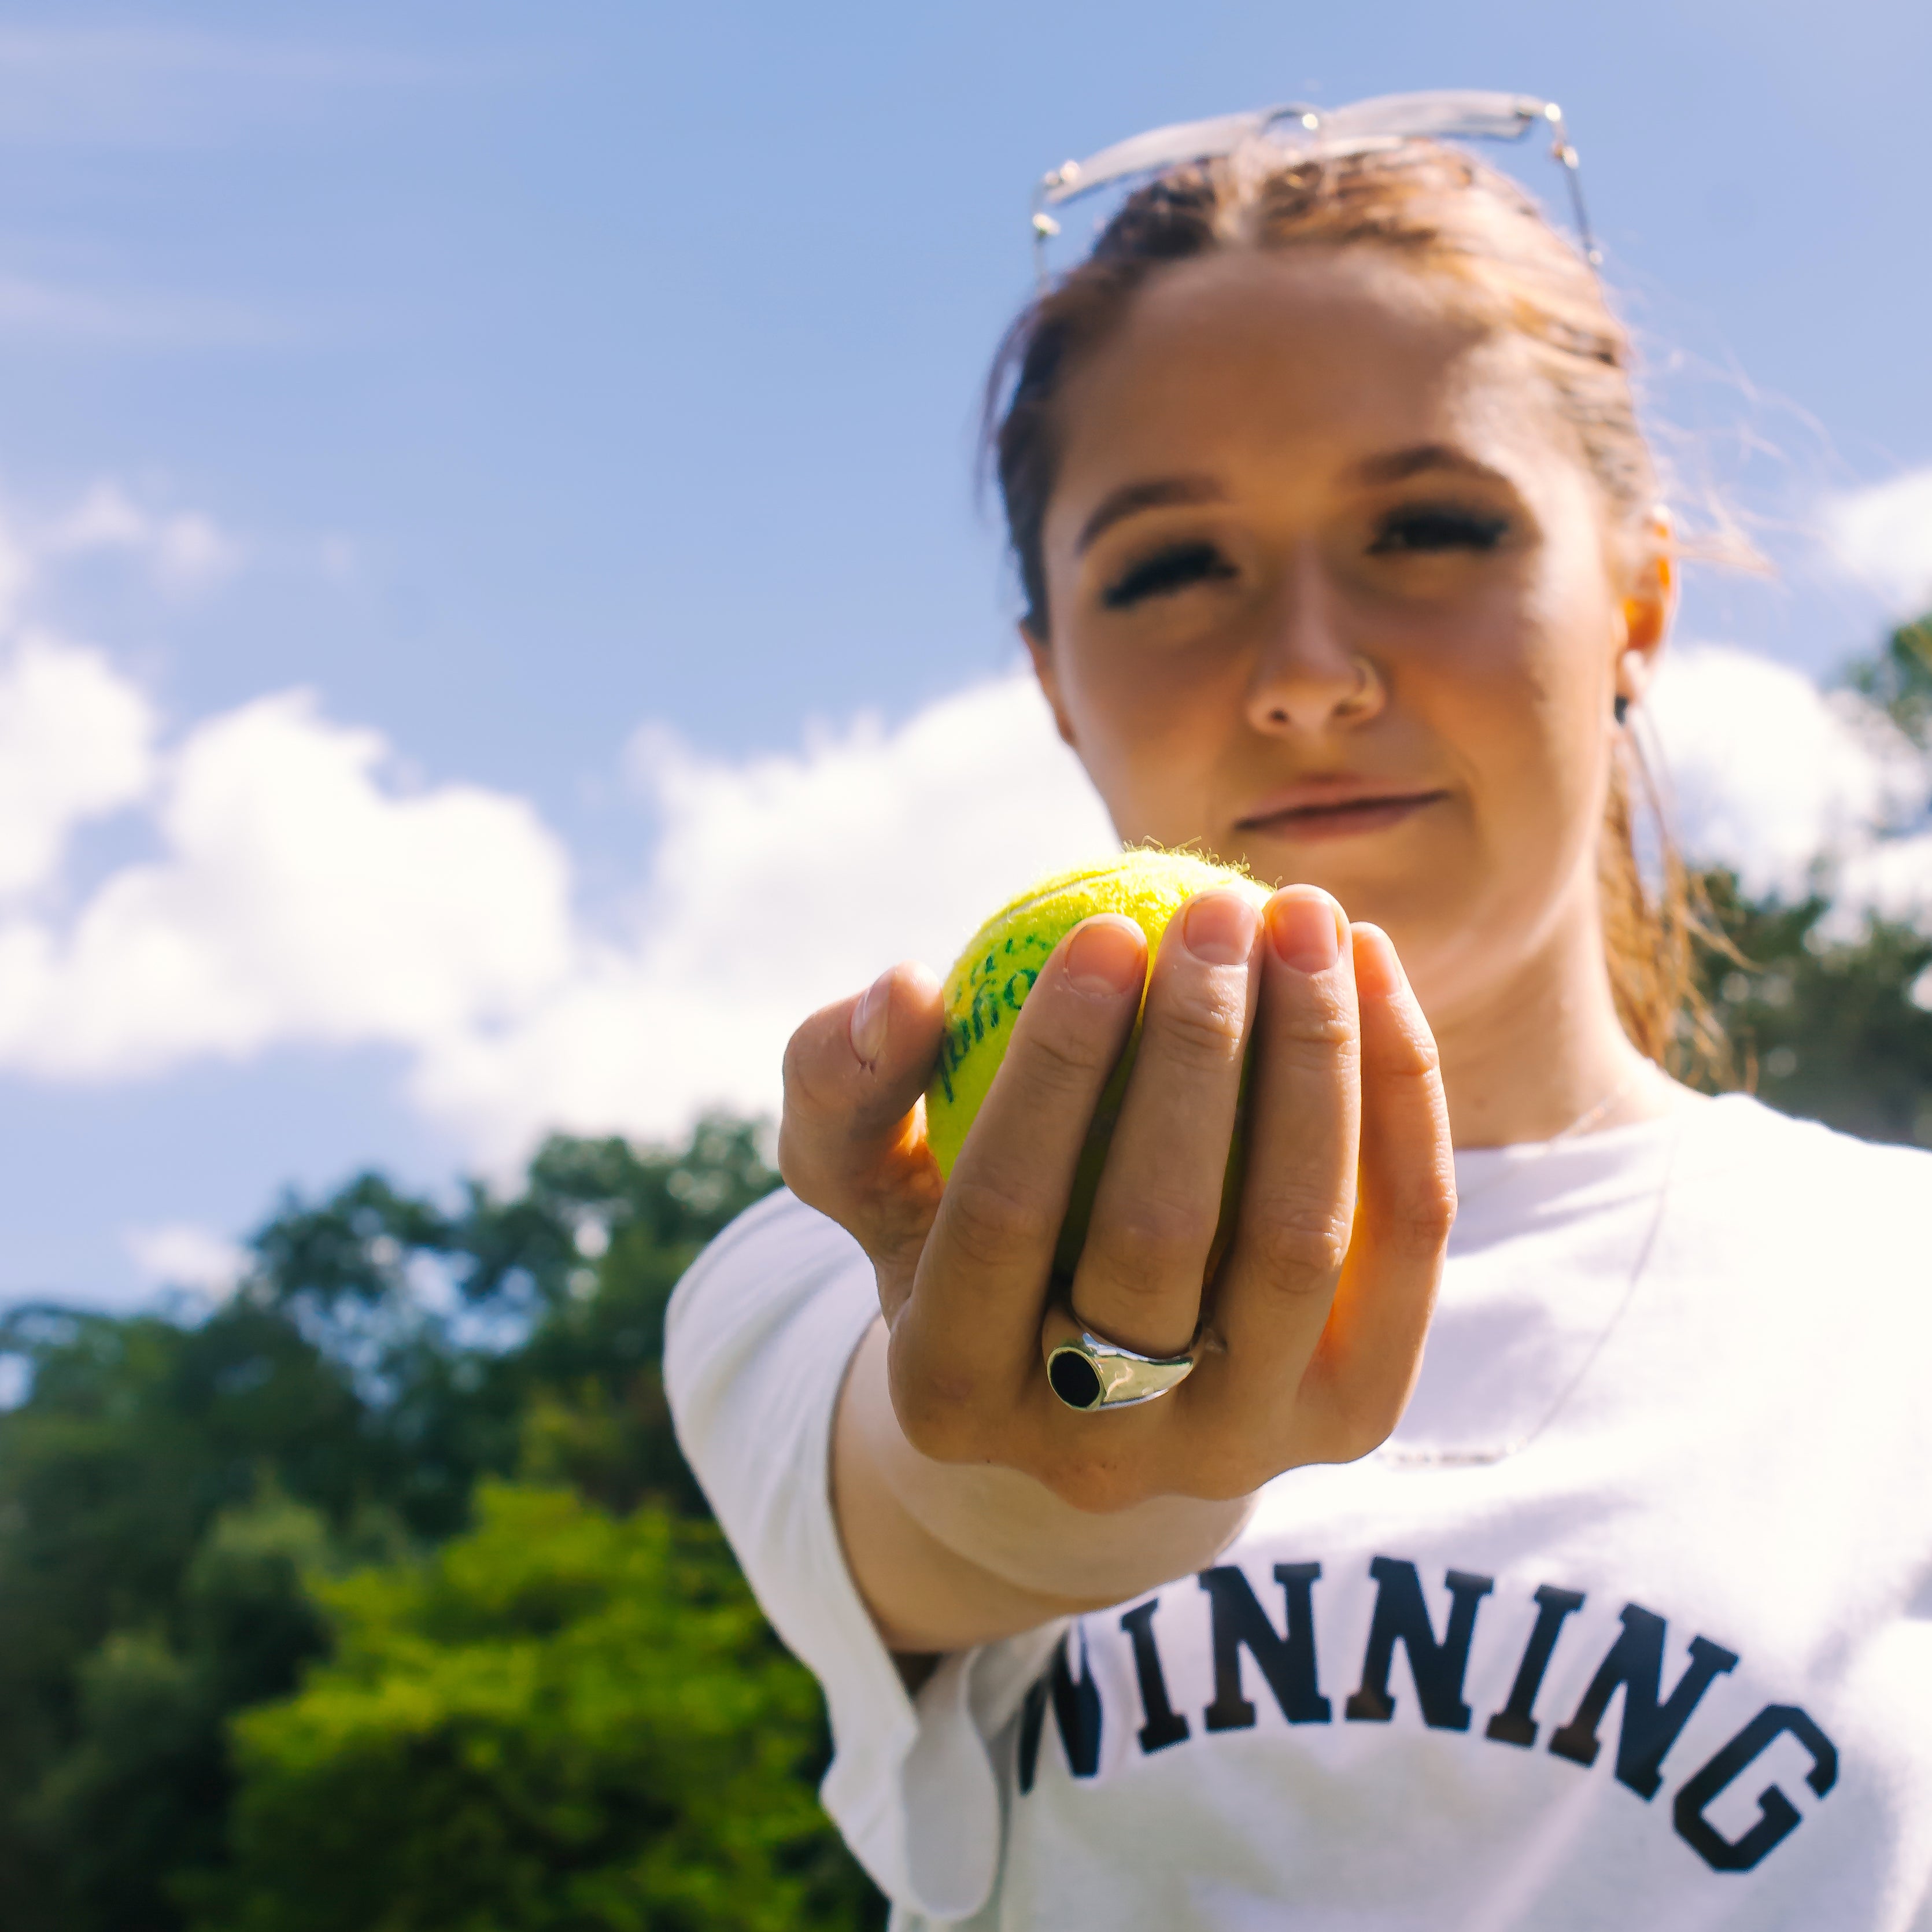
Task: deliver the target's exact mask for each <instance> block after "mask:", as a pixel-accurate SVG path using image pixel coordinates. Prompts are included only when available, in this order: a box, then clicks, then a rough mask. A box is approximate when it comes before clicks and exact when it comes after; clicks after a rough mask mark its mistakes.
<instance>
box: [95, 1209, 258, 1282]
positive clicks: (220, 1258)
mask: <svg viewBox="0 0 1932 1932" xmlns="http://www.w3.org/2000/svg"><path fill="white" fill-rule="evenodd" d="M121 1246H122V1247H124V1249H125V1250H127V1256H128V1259H130V1260H131V1261H132V1262H133V1264H134V1265H135V1267H136V1268H137V1269H138V1270H139V1271H140V1274H141V1275H142V1278H143V1279H144V1280H146V1281H147V1282H148V1283H151V1284H152V1285H153V1286H154V1287H156V1288H188V1289H199V1291H200V1292H202V1294H204V1295H213V1296H214V1297H216V1298H217V1299H218V1298H221V1297H223V1296H226V1295H231V1294H233V1292H234V1291H235V1288H236V1284H237V1283H239V1281H240V1280H242V1277H243V1276H244V1275H245V1274H247V1273H248V1250H247V1249H245V1248H242V1247H237V1246H236V1244H235V1243H234V1242H233V1241H229V1239H228V1238H226V1236H225V1235H218V1234H217V1233H216V1232H214V1230H213V1229H211V1228H202V1227H197V1226H195V1225H194V1224H193V1223H190V1222H185V1221H170V1222H167V1223H164V1224H163V1225H162V1226H159V1227H151V1228H130V1229H128V1230H127V1232H125V1233H124V1235H122V1236H121Z"/></svg>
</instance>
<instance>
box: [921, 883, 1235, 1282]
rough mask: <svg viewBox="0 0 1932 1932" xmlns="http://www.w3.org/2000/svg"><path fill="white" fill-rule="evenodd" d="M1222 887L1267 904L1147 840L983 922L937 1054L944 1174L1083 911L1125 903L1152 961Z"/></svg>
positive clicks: (956, 979)
mask: <svg viewBox="0 0 1932 1932" xmlns="http://www.w3.org/2000/svg"><path fill="white" fill-rule="evenodd" d="M1215 886H1238V887H1239V888H1241V889H1242V890H1244V891H1245V892H1248V893H1249V894H1250V895H1252V896H1253V898H1254V899H1255V901H1256V903H1257V904H1259V903H1260V902H1261V901H1262V899H1264V898H1265V897H1266V892H1265V889H1264V888H1262V886H1259V885H1257V884H1256V883H1255V881H1254V880H1253V879H1252V878H1250V877H1249V876H1248V874H1247V873H1245V872H1242V871H1235V869H1234V868H1232V867H1230V866H1226V865H1217V864H1215V863H1214V862H1213V861H1211V860H1210V859H1203V858H1201V857H1199V856H1196V854H1194V853H1190V852H1163V851H1159V850H1154V849H1152V848H1150V847H1136V848H1134V849H1133V850H1129V851H1126V852H1124V853H1121V856H1120V857H1119V858H1118V859H1114V860H1112V861H1110V862H1108V863H1106V864H1104V865H1083V866H1081V867H1079V868H1077V869H1076V870H1074V871H1070V872H1060V873H1056V874H1054V875H1053V876H1052V877H1050V878H1046V879H1042V880H1040V882H1039V883H1037V884H1036V885H1034V886H1031V887H1030V888H1029V889H1028V890H1027V891H1025V892H1022V894H1021V895H1020V896H1019V898H1016V899H1015V900H1014V901H1013V902H1012V903H1011V904H1009V905H1005V906H1002V907H1001V909H1000V910H998V912H996V913H995V914H994V915H993V916H992V918H991V919H989V920H987V922H986V924H985V925H984V926H982V927H980V930H979V931H978V932H976V933H975V934H974V935H973V937H972V938H971V941H969V942H968V944H967V947H966V950H965V951H964V952H963V953H961V954H960V956H959V959H958V961H957V962H956V963H955V965H954V966H953V971H951V972H950V974H948V975H947V980H946V986H945V992H944V999H945V1007H946V1033H945V1037H944V1040H943V1042H942V1043H941V1048H940V1054H939V1064H938V1067H937V1069H936V1070H935V1072H934V1073H933V1076H932V1084H931V1085H929V1087H928V1088H927V1089H926V1140H927V1144H928V1145H929V1146H930V1147H931V1148H932V1151H933V1154H934V1156H935V1158H936V1159H937V1160H938V1163H939V1169H940V1172H941V1174H943V1175H947V1176H950V1175H951V1174H952V1172H953V1163H954V1162H955V1161H956V1160H958V1159H959V1151H960V1149H961V1148H962V1147H963V1146H964V1145H965V1140H966V1135H967V1131H968V1129H969V1128H971V1126H972V1124H973V1122H974V1118H975V1117H976V1116H977V1114H978V1113H979V1111H980V1105H981V1103H983V1101H984V1100H985V1099H986V1093H987V1090H988V1089H989V1088H990V1087H991V1086H992V1084H993V1076H994V1075H995V1073H998V1070H999V1067H1000V1063H1001V1061H1002V1060H1003V1059H1004V1058H1005V1057H1006V1052H1007V1045H1008V1043H1009V1042H1010V1040H1012V1038H1013V1022H1014V1021H1015V1020H1016V1019H1017V1018H1018V1017H1019V1011H1020V1009H1021V1008H1022V1007H1023V1006H1024V1005H1025V1004H1026V998H1027V995H1028V994H1029V993H1031V992H1032V991H1033V988H1034V982H1035V981H1036V980H1037V979H1038V978H1039V977H1040V969H1041V968H1043V966H1044V965H1046V962H1047V958H1048V956H1049V954H1051V953H1052V951H1053V949H1054V948H1055V947H1056V946H1058V944H1060V942H1061V941H1062V940H1063V939H1064V938H1066V937H1067V935H1068V934H1069V933H1070V932H1072V931H1073V929H1074V928H1075V927H1076V926H1078V925H1079V923H1080V922H1081V921H1082V919H1091V918H1092V917H1093V916H1094V914H1095V913H1123V914H1124V915H1125V916H1127V918H1129V919H1133V921H1134V922H1135V923H1136V925H1138V926H1139V927H1140V929H1141V930H1142V932H1145V934H1146V935H1147V942H1148V958H1149V959H1150V960H1151V959H1153V957H1154V954H1155V953H1156V952H1157V950H1159V948H1160V938H1161V935H1162V934H1163V932H1166V929H1167V923H1168V921H1169V919H1172V917H1173V916H1174V915H1175V913H1177V912H1178V911H1179V910H1181V907H1182V906H1183V905H1184V904H1186V903H1187V901H1188V900H1189V899H1190V898H1193V896H1194V895H1195V894H1196V892H1207V891H1209V890H1211V889H1213V888H1214V887H1215ZM1142 998H1143V1000H1145V993H1143V995H1142ZM1140 1031H1141V1023H1140V1020H1139V1016H1136V1019H1135V1021H1134V1028H1133V1034H1132V1035H1131V1036H1130V1038H1129V1040H1128V1042H1127V1049H1126V1051H1125V1052H1124V1053H1123V1054H1122V1055H1121V1061H1120V1064H1119V1065H1118V1067H1115V1070H1114V1073H1113V1076H1112V1078H1111V1079H1109V1082H1108V1083H1107V1086H1106V1091H1104V1092H1103V1094H1102V1095H1101V1097H1100V1105H1099V1106H1098V1107H1097V1108H1096V1109H1095V1110H1094V1123H1093V1126H1092V1127H1091V1130H1089V1132H1088V1136H1087V1142H1086V1145H1085V1147H1084V1148H1083V1149H1082V1153H1081V1157H1080V1165H1079V1171H1078V1172H1077V1174H1076V1177H1075V1180H1074V1186H1073V1198H1072V1199H1071V1201H1070V1204H1069V1205H1068V1209H1067V1220H1066V1222H1065V1223H1064V1226H1063V1227H1062V1229H1061V1236H1060V1243H1059V1247H1058V1252H1057V1253H1056V1255H1055V1274H1057V1275H1059V1276H1061V1277H1071V1275H1072V1274H1073V1264H1074V1262H1076V1261H1077V1260H1078V1259H1079V1253H1080V1249H1081V1247H1082V1244H1083V1243H1084V1242H1085V1240H1086V1236H1087V1223H1088V1217H1090V1215H1091V1213H1092V1211H1093V1206H1094V1193H1095V1190H1097V1188H1098V1187H1099V1186H1100V1170H1101V1169H1102V1167H1103V1165H1104V1164H1105V1163H1106V1156H1107V1144H1108V1142H1109V1140H1110V1139H1112V1135H1113V1130H1114V1124H1115V1121H1116V1120H1117V1119H1118V1118H1119V1115H1120V1111H1121V1100H1122V1098H1123V1097H1124V1094H1125V1093H1126V1091H1127V1076H1128V1075H1129V1074H1130V1073H1131V1072H1132V1070H1133V1061H1134V1052H1135V1049H1136V1046H1138V1045H1139V1041H1140ZM1239 1158H1240V1155H1239V1146H1238V1143H1237V1146H1236V1148H1235V1152H1234V1153H1232V1154H1231V1155H1230V1157H1229V1190H1230V1196H1231V1197H1232V1190H1233V1188H1234V1187H1235V1181H1236V1176H1237V1174H1238V1167H1239ZM1224 1205H1226V1204H1224ZM1225 1218H1226V1217H1225V1214H1224V1220H1225ZM1218 1245H1219V1244H1217V1247H1218Z"/></svg>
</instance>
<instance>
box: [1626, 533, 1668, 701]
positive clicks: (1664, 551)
mask: <svg viewBox="0 0 1932 1932" xmlns="http://www.w3.org/2000/svg"><path fill="white" fill-rule="evenodd" d="M1636 552H1637V553H1636V556H1635V557H1634V560H1633V563H1634V567H1633V568H1632V570H1631V574H1630V577H1629V580H1628V583H1626V584H1625V590H1624V598H1623V606H1622V618H1623V622H1622V628H1621V635H1620V636H1619V640H1618V643H1617V661H1616V691H1617V695H1618V696H1619V697H1622V698H1626V699H1628V700H1629V701H1630V702H1631V703H1633V704H1635V703H1640V702H1641V701H1642V700H1643V694H1644V693H1645V692H1646V691H1648V690H1649V688H1650V685H1651V680H1652V679H1653V678H1655V676H1656V675H1657V671H1658V665H1659V664H1660V663H1661V661H1662V658H1663V655H1664V643H1665V640H1667V638H1668V637H1670V626H1671V623H1672V622H1673V619H1675V618H1676V615H1677V533H1676V528H1675V526H1673V523H1672V522H1671V518H1670V511H1669V510H1667V509H1666V508H1664V505H1662V504H1661V503H1660V504H1659V505H1658V506H1657V508H1655V509H1654V510H1652V511H1651V513H1650V514H1649V517H1646V519H1645V520H1644V524H1643V530H1642V532H1641V533H1640V535H1639V538H1638V539H1637V546H1636Z"/></svg>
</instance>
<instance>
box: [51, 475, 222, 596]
mask: <svg viewBox="0 0 1932 1932" xmlns="http://www.w3.org/2000/svg"><path fill="white" fill-rule="evenodd" d="M38 547H39V548H40V549H41V550H43V551H44V552H46V553H49V554H51V555H52V556H87V555H89V554H91V553H98V552H101V551H104V550H106V551H115V550H118V551H124V552H126V553H130V554H131V555H133V556H137V557H139V558H141V559H143V560H144V561H145V562H147V563H148V565H149V566H150V567H151V568H152V569H153V571H154V574H155V575H156V576H157V577H159V578H160V580H161V581H162V582H163V583H164V584H166V585H168V586H170V587H172V588H179V589H195V588H198V587H199V586H201V585H202V584H205V583H209V582H211V581H212V580H214V579H215V578H217V577H223V576H225V575H226V574H227V573H228V572H229V571H231V570H233V568H235V566H236V564H237V563H239V562H240V560H241V546H240V545H239V544H238V543H237V542H236V540H235V538H233V537H232V536H230V535H228V533H227V532H225V531H224V530H223V529H221V528H220V526H218V525H217V524H216V523H215V522H214V520H213V519H212V518H211V517H207V516H204V515H203V514H202V513H201V512H200V511H196V510H177V511H172V512H163V511H154V510H150V509H147V508H143V507H142V505H140V504H139V503H137V502H135V500H134V499H133V498H132V497H131V496H129V495H128V494H127V492H126V490H124V489H122V488H121V486H120V484H118V483H116V482H114V481H112V480H111V479H110V480H107V481H101V482H98V483H96V484H94V485H93V486H92V488H90V489H89V490H88V491H87V492H86V494H85V495H84V496H83V497H82V498H81V499H80V502H78V503H77V504H76V505H74V508H73V509H72V510H71V511H69V512H68V514H66V515H65V517H61V518H60V519H59V520H58V521H56V522H55V523H53V524H52V526H50V527H49V529H46V531H45V532H43V534H42V535H41V537H40V542H39V545H38Z"/></svg>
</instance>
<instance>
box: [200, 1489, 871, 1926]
mask: <svg viewBox="0 0 1932 1932" xmlns="http://www.w3.org/2000/svg"><path fill="white" fill-rule="evenodd" d="M479 1500H480V1505H481V1507H480V1510H479V1515H480V1517H481V1521H480V1523H479V1526H478V1528H477V1529H475V1531H474V1532H472V1533H471V1534H470V1535H467V1536H465V1537H463V1538H460V1539H458V1540H457V1541H455V1542H452V1543H451V1544H448V1545H446V1546H445V1547H444V1548H443V1550H441V1551H440V1552H439V1553H437V1556H435V1557H434V1559H432V1560H431V1561H429V1562H425V1563H420V1564H416V1565H405V1566H402V1567H399V1568H388V1569H381V1570H371V1571H364V1572H362V1573H360V1574H357V1575H355V1576H353V1577H349V1578H347V1579H346V1580H344V1581H342V1582H340V1583H334V1584H331V1585H326V1586H323V1588H322V1589H321V1592H320V1595H321V1597H322V1599H323V1602H324V1603H326V1604H327V1605H328V1607H329V1610H330V1611H331V1613H332V1616H333V1617H334V1619H335V1626H336V1632H337V1646H336V1650H335V1656H334V1657H333V1658H332V1660H331V1661H329V1662H328V1663H326V1664H322V1665H320V1666H319V1667H317V1668H315V1669H314V1670H311V1673H309V1675H308V1679H307V1680H306V1682H305V1685H304V1688H303V1689H302V1693H301V1694H300V1695H299V1697H296V1698H294V1699H293V1700H290V1701H287V1702H285V1703H278V1704H272V1705H269V1706H265V1707H263V1708H262V1709H257V1710H255V1711H253V1712H249V1713H248V1714H247V1715H245V1716H244V1717H242V1718H241V1719H240V1720H239V1723H238V1724H237V1726H236V1736H237V1739H238V1742H239V1756H240V1763H241V1771H242V1787H241V1793H240V1797H239V1802H238V1804H237V1807H236V1814H235V1819H234V1825H233V1858H232V1862H231V1863H230V1864H229V1865H228V1866H227V1867H226V1868H225V1869H224V1870H220V1872H218V1873H212V1874H205V1875H202V1876H198V1877H195V1878H191V1879H187V1880H186V1881H184V1883H183V1885H181V1891H182V1893H183V1895H184V1897H186V1898H187V1899H188V1900H190V1902H191V1903H194V1904H195V1905H196V1906H197V1907H198V1909H197V1911H196V1916H195V1919H194V1923H195V1924H196V1926H197V1927H202V1928H205V1932H373V1928H380V1932H472V1928H473V1932H485V1928H487V1932H525V1928H529V1932H538V1929H539V1928H541V1932H576V1928H583V1932H592V1928H597V1932H604V1928H608V1932H628V1928H631V1927H637V1928H640V1929H641V1928H643V1927H647V1926H648V1927H665V1928H673V1927H674V1928H679V1932H686V1928H688V1932H699V1929H700V1928H712V1927H715V1928H717V1929H718V1932H762V1928H767V1927H769V1928H770V1929H771V1932H780V1928H784V1932H807V1928H811V1927H832V1926H850V1925H852V1924H854V1923H856V1920H857V1916H858V1914H859V1910H860V1909H861V1905H860V1901H861V1897H862V1894H861V1890H860V1887H859V1883H858V1882H857V1881H856V1876H855V1875H854V1874H853V1873H852V1872H851V1871H850V1868H849V1867H846V1866H845V1865H844V1864H843V1863H842V1861H838V1860H835V1859H834V1858H832V1857H831V1856H829V1855H828V1854H829V1846H828V1844H827V1843H826V1832H825V1826H824V1821H823V1817H822V1815H821V1814H820V1813H819V1812H818V1810H817V1806H816V1805H815V1804H814V1802H813V1799H812V1796H811V1785H810V1782H809V1780H808V1776H807V1775H806V1774H807V1773H808V1772H809V1771H810V1770H811V1768H812V1767H813V1766H814V1763H816V1762H817V1760H818V1758H819V1757H820V1718H819V1700H818V1696H817V1689H816V1687H815V1686H814V1685H813V1683H812V1682H811V1678H810V1677H809V1676H808V1675H807V1674H806V1673H805V1671H804V1670H802V1669H801V1668H800V1667H799V1666H798V1665H797V1664H795V1663H793V1661H791V1660H790V1658H787V1656H786V1655H784V1653H783V1652H781V1650H780V1649H778V1646H777V1644H776V1643H775V1640H773V1639H772V1637H771V1636H770V1634H769V1631H767V1630H766V1628H765V1625H764V1623H763V1619H761V1618H760V1616H759V1615H758V1613H757V1608H756V1607H755V1606H754V1604H753V1603H752V1601H751V1597H750V1595H749V1593H748V1592H747V1591H746V1589H745V1586H744V1585H743V1584H742V1582H741V1581H740V1580H739V1578H738V1576H737V1573H736V1569H735V1568H734V1566H733V1564H732V1562H731V1560H730V1556H729V1554H728V1553H727V1551H726V1550H725V1548H724V1544H723V1542H722V1540H721V1538H719V1536H718V1533H717V1532H716V1531H715V1529H712V1527H711V1526H709V1525H706V1524H695V1523H687V1522H685V1521H682V1520H679V1518H677V1517H674V1516H673V1515H672V1514H670V1512H669V1511H666V1510H664V1509H662V1508H655V1507H649V1508H643V1509H640V1510H638V1511H636V1512H635V1513H634V1514H632V1515H631V1516H630V1517H628V1519H627V1520H623V1521H622V1522H619V1521H617V1520H614V1519H613V1518H612V1517H609V1516H607V1515H606V1514H604V1513H603V1512H601V1511H598V1510H597V1509H595V1508H593V1507H592V1506H590V1505H586V1503H584V1502H582V1501H581V1500H580V1499H577V1497H575V1496H572V1495H571V1494H570V1493H568V1492H567V1491H559V1490H541V1489H535V1488H531V1487H503V1486H490V1487H486V1488H485V1489H484V1490H482V1491H481V1495H480V1499H479Z"/></svg>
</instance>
